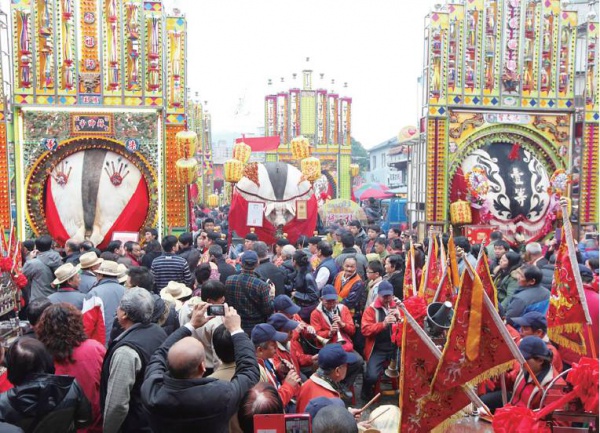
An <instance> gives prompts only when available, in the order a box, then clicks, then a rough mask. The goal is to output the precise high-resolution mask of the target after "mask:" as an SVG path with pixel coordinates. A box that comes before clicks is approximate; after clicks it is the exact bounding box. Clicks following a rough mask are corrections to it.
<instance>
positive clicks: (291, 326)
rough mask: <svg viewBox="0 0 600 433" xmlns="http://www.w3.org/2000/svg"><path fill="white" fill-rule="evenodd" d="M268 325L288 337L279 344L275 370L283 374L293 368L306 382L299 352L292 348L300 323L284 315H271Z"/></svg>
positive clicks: (274, 360) (275, 358) (274, 361)
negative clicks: (301, 368)
mask: <svg viewBox="0 0 600 433" xmlns="http://www.w3.org/2000/svg"><path fill="white" fill-rule="evenodd" d="M267 323H268V324H269V325H271V326H272V327H273V328H275V330H276V331H278V332H284V333H286V334H287V335H288V338H287V339H286V341H283V342H279V341H278V342H277V351H276V354H275V356H274V357H273V364H274V365H275V370H277V371H278V372H281V371H287V370H289V369H290V368H292V367H293V368H294V370H295V371H296V373H297V374H298V376H300V378H301V379H303V381H304V380H306V378H302V374H301V370H300V360H299V359H298V352H297V351H296V350H294V348H293V346H292V339H293V338H294V333H295V332H294V331H296V330H297V329H298V328H299V325H300V323H299V322H297V321H295V320H292V319H288V318H287V317H286V316H285V314H282V313H273V314H271V317H269V320H267Z"/></svg>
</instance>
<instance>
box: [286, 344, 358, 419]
mask: <svg viewBox="0 0 600 433" xmlns="http://www.w3.org/2000/svg"><path fill="white" fill-rule="evenodd" d="M357 361H358V358H357V355H356V354H355V353H353V352H346V351H345V350H344V349H343V348H342V346H341V345H340V344H338V343H333V344H328V345H326V346H325V347H323V348H322V349H321V350H320V351H319V357H318V365H319V368H318V369H317V371H316V372H315V373H313V375H312V376H311V377H310V378H309V379H308V380H307V381H306V382H304V383H303V384H302V387H301V388H300V393H299V394H298V399H297V401H296V412H297V413H304V412H305V409H306V406H308V403H309V402H310V401H311V400H312V399H313V398H316V397H328V398H340V397H341V393H342V392H343V391H342V387H341V386H340V382H341V381H343V380H344V379H345V378H346V374H347V372H348V364H353V363H356V362H357Z"/></svg>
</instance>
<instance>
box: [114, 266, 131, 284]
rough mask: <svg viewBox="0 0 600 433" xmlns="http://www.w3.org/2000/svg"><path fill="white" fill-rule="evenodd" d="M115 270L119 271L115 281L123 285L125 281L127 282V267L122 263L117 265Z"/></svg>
mask: <svg viewBox="0 0 600 433" xmlns="http://www.w3.org/2000/svg"><path fill="white" fill-rule="evenodd" d="M117 269H118V270H119V276H118V277H117V280H118V281H119V283H121V284H123V283H124V282H125V281H127V276H128V274H129V269H127V266H125V265H124V264H123V263H119V265H118V266H117Z"/></svg>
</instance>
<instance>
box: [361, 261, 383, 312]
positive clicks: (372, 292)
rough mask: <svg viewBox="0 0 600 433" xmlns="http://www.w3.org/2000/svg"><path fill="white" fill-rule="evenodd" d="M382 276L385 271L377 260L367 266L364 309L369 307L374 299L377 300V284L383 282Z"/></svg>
mask: <svg viewBox="0 0 600 433" xmlns="http://www.w3.org/2000/svg"><path fill="white" fill-rule="evenodd" d="M384 275H385V271H384V269H383V265H382V264H381V262H380V261H379V260H373V261H371V262H369V265H368V266H367V303H366V304H365V308H367V307H368V306H369V305H371V303H372V302H373V301H374V300H375V298H377V288H378V287H379V283H381V282H382V281H383V276H384Z"/></svg>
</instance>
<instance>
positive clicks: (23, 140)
mask: <svg viewBox="0 0 600 433" xmlns="http://www.w3.org/2000/svg"><path fill="white" fill-rule="evenodd" d="M11 17H12V29H13V37H12V40H13V46H12V52H13V59H14V61H13V63H12V65H13V70H12V71H9V73H10V74H11V75H12V81H13V95H12V101H13V106H12V112H11V113H10V114H11V121H10V125H9V126H10V128H9V143H8V149H7V148H6V146H5V147H4V149H5V150H6V149H7V150H8V152H6V151H5V152H2V153H1V154H0V164H2V166H3V167H5V169H7V170H5V171H6V172H8V173H10V176H11V177H10V183H3V184H2V186H1V187H0V204H1V205H0V220H1V223H2V224H3V226H4V227H7V226H8V219H9V218H10V215H11V212H12V213H14V215H15V216H16V221H17V222H16V224H17V228H18V237H19V238H20V239H24V238H31V237H34V236H38V235H40V234H42V233H49V234H50V235H51V236H52V237H53V238H54V239H55V240H56V241H58V243H59V244H61V245H62V244H63V243H64V242H65V241H66V240H67V239H69V238H75V239H78V240H84V239H90V240H92V241H93V242H94V243H95V244H96V245H99V246H100V247H103V246H105V245H106V244H107V243H108V242H109V241H110V240H111V239H112V237H113V235H114V234H115V233H123V232H125V233H129V234H130V235H132V236H134V237H135V236H136V234H137V233H138V232H139V231H140V230H142V229H143V227H145V226H152V227H157V228H158V229H159V231H161V232H162V231H164V230H166V228H176V227H186V226H187V225H188V214H189V212H188V201H187V198H188V196H187V191H188V187H187V185H188V184H190V183H192V182H193V181H194V180H195V171H196V165H195V164H191V162H192V161H190V159H191V158H192V157H193V154H194V152H195V148H194V146H195V143H196V138H195V137H189V136H182V135H181V134H180V136H179V137H177V138H176V136H177V134H178V133H182V132H183V131H185V129H186V125H185V117H186V116H185V114H186V113H185V109H186V92H185V89H186V73H185V71H186V63H185V57H186V43H187V33H186V20H185V17H183V16H181V15H180V14H179V12H178V11H174V13H173V15H168V14H167V13H166V11H165V10H164V8H163V4H162V2H161V1H155V0H60V1H49V0H21V1H18V2H17V1H15V2H12V5H11ZM5 73H6V71H5ZM2 100H3V101H4V99H2ZM1 126H2V127H3V128H4V127H5V124H4V123H1ZM0 132H2V134H0V136H2V139H4V136H5V134H4V130H3V131H0ZM184 135H185V133H184ZM194 135H195V134H194ZM190 143H191V144H190ZM9 155H10V158H9ZM178 161H179V162H178ZM181 161H184V162H186V161H187V162H190V163H187V162H186V163H183V162H181Z"/></svg>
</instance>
